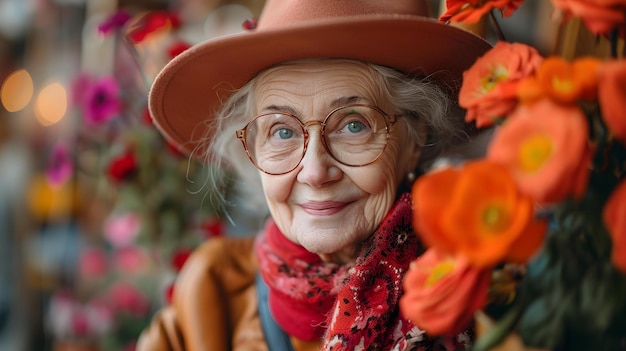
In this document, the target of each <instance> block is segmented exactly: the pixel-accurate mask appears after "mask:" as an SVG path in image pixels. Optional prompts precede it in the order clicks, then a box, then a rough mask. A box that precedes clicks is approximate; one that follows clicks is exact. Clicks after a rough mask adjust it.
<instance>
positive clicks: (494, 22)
mask: <svg viewBox="0 0 626 351" xmlns="http://www.w3.org/2000/svg"><path fill="white" fill-rule="evenodd" d="M489 20H490V21H491V25H492V26H493V29H494V30H495V31H496V35H497V36H498V40H501V41H506V38H505V37H504V32H503V31H502V28H500V25H499V24H498V20H497V19H496V16H495V15H494V14H493V10H492V11H489Z"/></svg>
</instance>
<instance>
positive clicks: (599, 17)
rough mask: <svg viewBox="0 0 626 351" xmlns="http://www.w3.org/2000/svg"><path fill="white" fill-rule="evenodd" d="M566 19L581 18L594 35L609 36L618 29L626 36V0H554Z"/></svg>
mask: <svg viewBox="0 0 626 351" xmlns="http://www.w3.org/2000/svg"><path fill="white" fill-rule="evenodd" d="M552 4H553V5H554V7H555V8H556V9H558V10H560V11H561V12H562V13H563V14H564V15H565V17H566V18H569V17H572V16H573V17H579V18H581V19H582V21H583V23H584V24H585V26H586V27H587V28H588V29H589V30H590V31H591V32H592V33H594V34H605V35H606V34H609V33H610V32H611V31H613V30H615V29H617V30H619V31H620V35H621V36H622V37H623V36H624V35H625V34H626V0H552Z"/></svg>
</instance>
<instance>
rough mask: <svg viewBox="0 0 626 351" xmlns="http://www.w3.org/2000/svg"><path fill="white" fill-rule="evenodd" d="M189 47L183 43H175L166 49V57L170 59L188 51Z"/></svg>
mask: <svg viewBox="0 0 626 351" xmlns="http://www.w3.org/2000/svg"><path fill="white" fill-rule="evenodd" d="M190 47H191V45H190V44H189V43H187V42H184V41H177V42H175V43H173V44H172V45H170V46H169V47H168V48H167V56H168V57H169V58H170V60H171V59H173V58H174V57H176V56H178V55H180V54H181V53H183V51H185V50H187V49H189V48H190Z"/></svg>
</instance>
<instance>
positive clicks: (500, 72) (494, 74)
mask: <svg viewBox="0 0 626 351" xmlns="http://www.w3.org/2000/svg"><path fill="white" fill-rule="evenodd" d="M508 76H509V71H508V70H507V69H506V68H505V67H503V66H500V65H498V66H496V67H494V68H493V69H492V70H491V71H490V72H489V74H488V75H487V76H485V77H483V78H482V79H481V82H480V85H481V87H482V90H483V93H488V92H490V91H492V90H493V89H495V88H496V86H497V85H498V84H499V83H500V82H503V81H505V80H506V79H507V77H508Z"/></svg>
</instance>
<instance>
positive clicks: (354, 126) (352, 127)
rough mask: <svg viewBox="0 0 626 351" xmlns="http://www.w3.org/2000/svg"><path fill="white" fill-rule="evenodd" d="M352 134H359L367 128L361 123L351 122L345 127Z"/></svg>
mask: <svg viewBox="0 0 626 351" xmlns="http://www.w3.org/2000/svg"><path fill="white" fill-rule="evenodd" d="M345 128H346V129H347V130H348V131H349V132H350V133H358V132H360V131H362V130H363V129H365V128H366V126H365V125H364V124H363V123H362V122H360V121H350V122H348V124H346V127H345Z"/></svg>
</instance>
